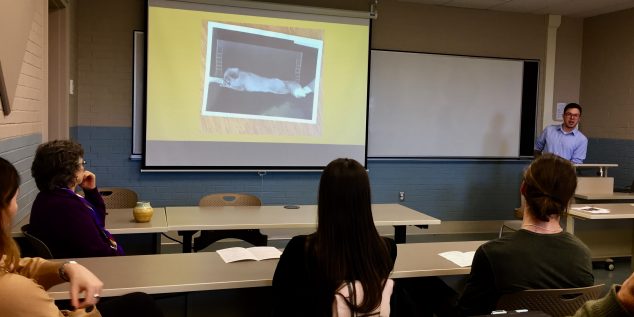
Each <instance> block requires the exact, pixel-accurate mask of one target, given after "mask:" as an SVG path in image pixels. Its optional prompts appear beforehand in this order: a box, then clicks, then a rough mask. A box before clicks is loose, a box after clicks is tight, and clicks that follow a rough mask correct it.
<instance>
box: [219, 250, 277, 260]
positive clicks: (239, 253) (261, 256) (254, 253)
mask: <svg viewBox="0 0 634 317" xmlns="http://www.w3.org/2000/svg"><path fill="white" fill-rule="evenodd" d="M216 252H217V253H218V254H219V255H220V257H221V258H222V260H224V261H225V263H231V262H236V261H246V260H254V261H260V260H267V259H279V258H280V255H282V251H280V250H278V249H276V248H274V247H251V248H240V247H235V248H227V249H222V250H218V251H216Z"/></svg>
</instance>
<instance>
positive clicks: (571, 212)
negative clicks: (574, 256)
mask: <svg viewBox="0 0 634 317" xmlns="http://www.w3.org/2000/svg"><path fill="white" fill-rule="evenodd" d="M585 206H590V207H596V208H602V209H607V210H609V211H610V212H609V213H591V212H588V211H582V210H576V209H575V208H580V207H585ZM576 219H581V220H607V219H634V204H629V203H621V204H574V205H572V206H571V208H569V209H568V215H567V216H566V231H568V232H570V233H572V234H574V232H575V220H576ZM632 255H633V257H632V259H633V261H632V264H631V267H632V270H634V239H633V241H632Z"/></svg>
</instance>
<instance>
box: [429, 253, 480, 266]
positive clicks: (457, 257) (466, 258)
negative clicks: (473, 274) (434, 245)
mask: <svg viewBox="0 0 634 317" xmlns="http://www.w3.org/2000/svg"><path fill="white" fill-rule="evenodd" d="M438 255H440V256H442V257H443V258H445V259H447V260H449V261H451V262H453V263H455V264H457V265H458V266H460V267H467V266H471V262H473V256H474V255H475V251H468V252H461V251H447V252H443V253H439V254H438Z"/></svg>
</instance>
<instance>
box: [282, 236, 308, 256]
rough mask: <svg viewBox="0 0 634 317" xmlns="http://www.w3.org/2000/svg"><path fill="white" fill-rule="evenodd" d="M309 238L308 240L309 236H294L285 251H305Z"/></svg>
mask: <svg viewBox="0 0 634 317" xmlns="http://www.w3.org/2000/svg"><path fill="white" fill-rule="evenodd" d="M307 238H308V236H307V235H298V236H294V237H293V238H291V241H289V242H288V244H287V245H286V247H285V248H284V251H285V252H286V251H287V250H289V251H294V250H298V249H301V250H303V249H304V246H305V245H306V239H307Z"/></svg>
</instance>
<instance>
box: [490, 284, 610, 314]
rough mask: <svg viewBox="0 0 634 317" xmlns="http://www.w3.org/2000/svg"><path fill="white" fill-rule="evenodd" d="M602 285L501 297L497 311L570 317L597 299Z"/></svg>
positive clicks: (520, 293) (534, 291)
mask: <svg viewBox="0 0 634 317" xmlns="http://www.w3.org/2000/svg"><path fill="white" fill-rule="evenodd" d="M603 285H604V284H599V285H593V286H588V287H579V288H564V289H531V290H525V291H520V292H516V293H512V294H506V295H502V296H501V297H500V299H499V300H498V302H497V306H496V308H497V309H504V310H513V309H529V310H540V311H543V312H544V313H546V314H549V315H551V316H572V315H574V314H575V312H576V311H577V309H579V308H580V307H581V306H583V304H584V303H585V302H586V301H588V300H592V299H597V298H599V295H600V294H601V291H602V289H603Z"/></svg>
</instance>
